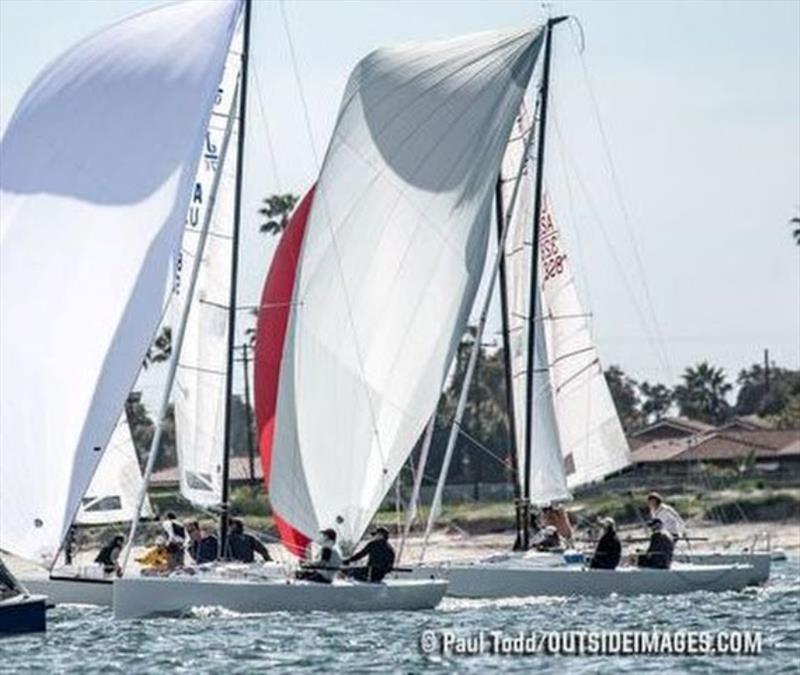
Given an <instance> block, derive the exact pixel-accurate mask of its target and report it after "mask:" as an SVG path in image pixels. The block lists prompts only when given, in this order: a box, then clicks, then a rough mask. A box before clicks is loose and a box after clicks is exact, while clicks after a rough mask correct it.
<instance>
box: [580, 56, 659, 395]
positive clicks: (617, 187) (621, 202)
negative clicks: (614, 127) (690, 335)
mask: <svg viewBox="0 0 800 675" xmlns="http://www.w3.org/2000/svg"><path fill="white" fill-rule="evenodd" d="M578 57H579V60H580V63H581V70H582V72H583V80H584V83H585V84H586V90H587V91H588V93H589V99H590V100H591V103H592V111H593V112H594V118H595V121H596V122H597V128H598V131H599V132H600V139H601V141H602V144H603V150H604V152H605V159H606V164H607V165H608V169H609V173H610V175H611V182H612V184H613V186H614V194H615V196H616V198H617V202H618V206H619V209H620V212H621V213H622V221H623V223H624V225H625V229H626V231H627V233H628V238H629V240H630V242H631V248H632V249H633V256H634V260H635V261H636V266H637V268H638V272H639V274H640V275H641V278H642V287H643V289H644V296H645V300H646V303H647V309H648V310H649V312H650V319H651V321H652V322H653V328H654V330H655V334H656V339H657V340H658V345H659V348H660V349H661V350H662V352H663V357H664V361H665V364H666V369H667V372H666V375H667V377H668V378H669V381H672V379H673V377H672V374H673V373H672V366H671V364H670V361H669V354H668V353H667V350H666V347H665V344H664V338H663V334H662V331H661V326H660V324H659V322H658V316H657V314H656V311H655V306H654V303H653V298H652V295H651V294H650V285H649V284H648V283H647V276H646V275H645V270H644V264H643V263H642V256H641V253H640V251H639V243H638V241H637V239H636V236H635V233H634V231H633V227H631V219H630V214H629V212H628V207H627V204H626V203H625V199H624V197H623V194H622V187H621V184H620V181H619V177H618V175H617V170H616V166H615V164H614V159H613V156H612V154H611V144H610V143H609V140H608V135H607V134H606V130H605V126H604V125H603V120H602V117H601V116H600V106H599V105H598V102H597V97H596V96H595V93H594V88H593V87H592V82H591V78H590V77H589V70H588V68H587V66H586V59H584V57H583V51H582V50H578Z"/></svg>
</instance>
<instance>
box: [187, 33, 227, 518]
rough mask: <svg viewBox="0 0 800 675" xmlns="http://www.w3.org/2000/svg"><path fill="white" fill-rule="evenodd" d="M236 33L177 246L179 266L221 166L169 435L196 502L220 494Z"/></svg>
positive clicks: (192, 250) (193, 242) (191, 249)
mask: <svg viewBox="0 0 800 675" xmlns="http://www.w3.org/2000/svg"><path fill="white" fill-rule="evenodd" d="M242 37H243V32H242V30H241V26H240V28H239V30H238V31H237V33H236V35H234V38H233V42H232V43H231V50H230V52H229V54H228V59H227V61H226V64H225V74H224V75H223V78H222V82H221V83H220V87H219V93H218V96H217V99H216V102H215V105H214V109H213V113H212V116H211V120H210V122H209V125H208V131H207V133H206V142H205V145H204V148H203V158H202V160H201V163H200V167H199V168H198V171H197V177H196V180H195V187H194V190H193V192H192V202H191V206H190V207H189V213H188V216H187V218H186V227H185V230H184V235H183V244H182V247H181V253H182V260H183V267H184V269H186V268H188V267H190V266H191V265H192V263H193V261H194V257H195V255H196V253H197V245H198V242H199V239H200V229H201V227H202V223H203V221H204V218H205V213H206V211H207V209H208V205H209V198H210V192H211V189H212V184H213V180H214V174H215V172H216V171H222V176H221V178H220V181H219V185H218V187H217V194H216V197H215V202H214V210H213V212H212V214H211V223H210V225H209V231H208V238H207V240H206V244H205V250H204V252H203V259H202V261H201V263H200V270H199V272H198V277H197V285H196V286H195V292H194V296H193V297H192V299H191V303H192V305H191V307H190V309H189V316H188V319H187V323H186V332H185V333H184V336H183V348H182V350H181V354H180V361H179V365H178V371H177V375H176V377H175V394H174V395H175V440H176V446H177V451H178V472H179V476H180V490H181V494H182V495H183V496H184V497H186V498H187V499H188V500H189V501H191V502H194V503H195V504H200V505H202V506H211V505H215V504H219V503H220V501H221V499H222V461H223V452H224V445H225V443H224V436H225V406H226V401H225V375H226V372H227V360H228V359H227V354H228V304H229V302H230V297H229V295H230V283H231V263H232V253H233V211H234V205H235V198H236V159H237V156H238V148H237V142H236V139H237V137H238V128H239V125H238V121H236V120H234V121H233V123H232V130H231V132H230V133H231V137H230V139H229V141H228V150H227V153H226V157H225V159H224V162H223V164H222V165H220V163H219V150H220V148H221V147H222V142H223V136H224V134H225V130H226V128H227V126H228V115H229V114H230V111H231V110H233V109H234V108H233V107H232V106H231V99H232V97H233V96H234V95H235V91H236V82H237V80H238V78H239V71H240V70H241V59H242V56H241V54H242ZM181 291H182V288H181V286H180V283H179V284H178V285H177V287H176V289H175V293H174V295H173V298H172V307H171V314H172V315H173V320H172V325H176V323H177V316H178V315H179V313H180V312H181V311H182V310H183V303H184V302H185V301H186V297H185V295H186V293H183V294H182V293H181Z"/></svg>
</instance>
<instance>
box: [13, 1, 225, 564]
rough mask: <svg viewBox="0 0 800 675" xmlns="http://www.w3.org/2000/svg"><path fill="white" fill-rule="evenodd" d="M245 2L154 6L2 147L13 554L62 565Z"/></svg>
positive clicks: (175, 236) (172, 237) (66, 78)
mask: <svg viewBox="0 0 800 675" xmlns="http://www.w3.org/2000/svg"><path fill="white" fill-rule="evenodd" d="M239 12H240V3H239V2H238V0H232V1H221V2H203V1H198V2H186V3H179V4H171V5H167V6H165V7H163V8H159V9H156V10H152V11H148V12H144V13H142V14H138V15H136V16H135V17H133V18H131V19H128V20H125V21H121V22H119V23H117V24H115V25H113V26H111V27H110V28H108V29H106V30H103V31H100V32H98V33H96V34H94V35H93V36H91V37H90V38H88V39H86V40H85V41H83V42H81V43H80V44H78V45H77V46H76V47H74V48H72V49H70V50H69V51H67V52H66V53H65V54H63V55H62V56H61V57H60V58H58V59H57V60H56V61H55V62H54V63H53V64H51V65H50V66H49V67H48V68H47V69H45V71H44V72H43V73H42V74H41V75H40V76H39V77H38V78H37V80H36V81H35V82H34V83H33V84H32V85H31V87H30V89H29V90H28V91H27V93H26V94H25V96H24V97H23V99H22V101H21V102H20V104H19V106H18V107H17V110H16V112H15V114H14V116H13V118H12V119H11V121H10V123H9V125H8V128H7V130H6V132H5V135H4V137H3V140H2V145H1V146H0V152H1V153H2V173H0V233H1V234H0V237H1V239H2V243H1V245H0V281H1V283H0V330H1V331H2V344H1V345H0V372H2V377H0V400H1V401H2V408H0V548H3V549H6V550H9V551H11V552H13V553H16V554H18V555H20V556H22V557H26V558H29V559H32V560H34V561H38V562H44V563H48V562H51V561H52V560H53V559H54V558H55V555H56V553H57V551H58V549H59V547H60V545H61V542H62V541H63V539H64V537H65V535H66V532H67V529H68V528H69V527H70V525H71V524H72V521H73V519H74V517H75V516H76V515H77V512H78V507H79V505H80V500H81V498H82V497H83V495H84V494H85V492H86V489H87V488H88V486H89V482H90V479H91V476H92V475H93V473H94V471H95V468H96V465H97V462H98V461H99V459H100V456H101V454H102V449H103V448H104V447H105V445H106V443H107V442H108V440H109V438H110V437H111V433H112V431H113V429H114V426H115V424H116V422H117V420H118V418H119V413H120V410H122V408H123V404H124V402H125V399H126V397H127V395H128V392H129V391H130V389H131V386H132V384H133V382H134V380H135V378H136V375H137V372H138V370H139V367H140V365H141V363H142V359H143V357H144V355H145V352H146V350H147V346H148V344H149V342H150V340H151V338H152V336H153V334H154V333H155V330H156V327H157V325H158V320H159V315H160V311H161V306H162V299H163V292H164V287H165V285H166V282H167V274H168V271H169V266H170V258H171V256H174V255H175V253H176V251H177V249H178V245H179V242H180V236H181V231H182V227H183V221H184V216H185V214H186V211H187V208H188V206H189V198H190V196H191V190H192V186H193V183H194V177H195V174H196V171H197V165H198V159H199V157H200V154H201V149H202V145H203V139H204V136H205V130H206V126H207V124H208V118H209V113H210V111H211V107H212V105H213V103H214V98H215V96H216V93H217V87H218V84H219V82H220V79H221V77H222V72H223V66H224V63H225V58H226V55H227V52H228V48H229V44H230V41H231V37H232V35H233V31H234V28H235V24H236V21H237V18H238V14H239Z"/></svg>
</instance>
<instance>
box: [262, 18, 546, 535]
mask: <svg viewBox="0 0 800 675" xmlns="http://www.w3.org/2000/svg"><path fill="white" fill-rule="evenodd" d="M540 45H541V31H540V30H535V31H516V32H496V33H483V34H479V35H472V36H467V37H464V38H458V39H454V40H447V41H440V42H434V43H427V44H413V45H406V46H402V47H397V48H392V49H381V50H378V51H376V52H373V53H372V54H371V55H369V56H368V57H366V58H365V59H364V60H363V61H362V62H361V63H360V64H359V65H358V66H357V67H356V69H355V71H354V73H353V74H352V75H351V78H350V81H349V83H348V86H347V89H346V91H345V95H344V99H343V102H342V105H341V108H340V111H339V116H338V119H337V123H336V128H335V130H334V133H333V138H332V139H331V143H330V146H329V148H328V152H327V155H326V158H325V162H324V165H323V167H322V171H321V174H320V177H319V181H318V183H317V188H316V193H315V195H314V202H313V206H312V209H311V213H310V215H309V220H308V222H307V225H306V233H305V238H304V242H303V248H302V256H301V260H300V263H299V270H298V272H297V277H296V279H295V286H294V301H293V302H292V307H291V315H290V318H289V325H288V330H287V334H286V342H285V345H284V351H283V362H282V365H281V371H280V378H279V390H278V403H277V415H276V431H275V434H276V436H275V438H276V442H275V448H276V451H275V453H274V455H273V458H272V466H271V473H270V485H269V490H270V497H271V501H272V504H273V506H274V507H275V509H276V511H277V512H278V513H280V515H281V516H282V517H283V518H284V520H286V521H288V522H289V523H290V524H291V525H292V526H293V527H294V528H295V529H296V530H299V531H300V532H302V533H303V534H305V535H306V536H308V537H315V536H316V533H317V531H318V530H319V528H320V527H335V528H337V530H338V531H339V534H340V538H341V539H342V541H343V543H344V544H345V546H347V545H348V544H352V543H355V542H356V541H358V539H359V538H360V537H361V535H362V534H363V532H364V530H365V528H366V527H367V525H368V523H369V521H370V520H371V518H372V516H373V515H374V513H375V511H376V510H377V508H378V506H379V504H380V502H381V500H382V499H383V497H384V495H385V494H386V492H387V491H388V489H389V488H390V486H391V484H392V481H393V480H394V478H395V476H396V475H397V472H398V471H399V469H400V467H401V466H402V464H403V462H404V461H405V460H406V458H407V456H408V454H409V452H410V451H411V449H412V448H413V446H414V443H415V441H416V440H417V438H419V435H420V433H421V432H422V430H423V428H424V427H425V425H426V423H427V422H428V419H429V417H430V414H431V410H433V409H434V408H435V405H436V402H437V400H438V397H439V393H440V391H441V388H442V386H443V383H444V379H445V375H446V372H447V368H448V366H449V364H450V363H451V360H452V357H453V355H454V352H455V349H456V347H457V345H458V343H459V340H460V339H461V336H462V335H463V331H464V329H465V326H466V321H467V318H468V314H469V311H470V308H471V306H472V302H473V299H474V296H475V292H476V290H477V286H478V282H479V279H480V276H481V272H482V271H483V267H484V259H485V254H486V244H487V236H488V233H489V230H490V222H491V211H492V202H493V188H494V184H495V181H496V178H497V173H498V171H499V168H500V162H501V159H502V156H503V152H504V150H505V145H506V142H507V140H508V137H509V134H510V132H511V126H512V124H513V121H514V116H515V115H516V112H517V109H518V108H519V105H520V101H521V99H522V96H523V93H524V90H525V88H526V87H527V84H528V81H529V79H530V75H531V72H532V69H533V66H534V62H535V60H536V56H537V54H538V52H539V48H540Z"/></svg>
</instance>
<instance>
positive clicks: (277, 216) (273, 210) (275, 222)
mask: <svg viewBox="0 0 800 675" xmlns="http://www.w3.org/2000/svg"><path fill="white" fill-rule="evenodd" d="M298 199H299V197H298V196H297V195H293V194H291V193H288V192H287V193H285V194H282V195H272V196H270V197H267V198H266V199H265V200H264V206H262V207H261V208H260V209H259V210H258V213H259V215H261V216H264V217H265V218H266V219H267V220H266V221H265V222H263V223H261V226H260V227H259V228H258V229H259V232H266V233H267V234H273V235H274V234H280V233H281V232H283V231H284V230H285V229H286V226H287V225H288V224H289V214H290V213H291V212H292V209H293V208H294V205H295V204H297V200H298Z"/></svg>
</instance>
